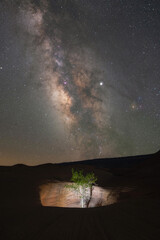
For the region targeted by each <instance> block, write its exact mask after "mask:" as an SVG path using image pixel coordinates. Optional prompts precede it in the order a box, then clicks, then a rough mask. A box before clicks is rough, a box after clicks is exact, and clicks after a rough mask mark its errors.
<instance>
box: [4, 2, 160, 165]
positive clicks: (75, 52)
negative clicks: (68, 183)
mask: <svg viewBox="0 0 160 240" xmlns="http://www.w3.org/2000/svg"><path fill="white" fill-rule="evenodd" d="M1 7H2V9H3V13H2V18H1V19H3V26H4V29H5V31H3V30H2V32H3V35H4V38H3V41H4V42H3V49H4V50H2V53H3V57H1V59H0V60H1V63H0V64H1V65H2V67H1V70H0V71H1V72H0V74H2V78H1V79H2V80H3V84H2V85H3V87H4V91H3V93H4V92H5V91H6V93H7V94H6V95H9V97H8V98H7V96H6V95H5V96H4V95H3V96H4V99H3V101H2V102H4V103H5V104H6V106H8V107H7V108H5V110H4V107H2V110H3V112H4V113H5V114H4V115H3V116H5V117H3V119H2V122H3V124H2V125H3V126H2V139H3V143H2V151H1V156H2V164H5V162H6V163H7V164H8V162H9V164H11V163H12V161H13V163H14V162H19V161H22V162H25V163H28V164H36V163H42V162H46V161H52V162H62V161H70V160H71V161H74V160H82V159H88V158H101V157H115V156H126V155H136V154H145V153H150V152H153V151H156V150H158V147H159V135H158V131H159V127H160V123H159V122H160V120H159V107H158V106H157V105H158V102H159V101H158V99H159V96H160V95H159V94H160V89H159V86H158V77H159V75H160V74H159V70H157V63H158V62H159V57H158V55H157V53H154V48H155V49H156V50H157V51H159V45H158V44H159V43H158V41H157V40H156V37H154V35H153V33H152V32H151V29H152V25H151V23H152V22H154V21H155V20H154V15H152V13H151V12H149V10H150V9H151V8H155V11H156V7H157V5H155V6H150V5H148V4H146V3H144V4H142V5H140V6H139V7H136V6H134V5H132V4H128V5H127V6H126V7H128V9H126V11H125V10H124V7H125V5H123V3H122V2H121V1H117V7H116V6H115V5H114V4H113V3H111V1H100V2H99V3H98V2H97V3H96V1H49V0H48V1H47V0H44V1H2V4H1ZM144 7H146V8H144ZM147 7H148V8H147ZM139 9H143V11H144V9H146V12H147V9H148V12H147V14H146V15H145V11H144V14H142V16H141V17H140V12H139ZM127 10H128V12H127ZM121 14H122V15H123V16H122V17H121ZM127 17H128V23H126V21H125V19H126V18H127ZM116 18H117V19H119V21H117V19H116ZM151 18H152V21H151ZM148 21H150V22H149V23H148ZM146 24H150V25H149V26H150V30H149V31H148V32H146V30H145V27H146V26H147V25H146ZM141 25H142V26H141ZM157 26H158V24H157V25H156V26H155V28H154V29H155V30H156V29H157ZM142 27H143V30H141V28H142ZM7 28H8V29H10V33H9V30H7ZM141 31H142V32H143V34H142V33H141ZM9 34H10V36H9ZM9 39H12V40H11V43H10V42H9V41H10V40H9ZM140 40H141V41H140ZM7 47H8V49H9V50H8V52H9V53H7V50H6V49H7ZM7 54H8V55H7ZM10 55H12V58H13V60H12V58H11V59H9V56H10ZM17 55H19V56H20V62H17V63H14V62H15V61H18V60H15V59H16V57H17ZM4 56H5V57H6V56H7V60H5V61H4V59H3V58H4ZM152 61H153V65H152V66H151V65H150V63H151V62H152ZM3 65H4V66H3ZM13 66H14V67H13ZM5 68H6V72H5V71H4V70H5ZM13 68H14V71H15V72H14V74H13ZM153 70H154V71H153ZM146 71H147V72H146ZM9 74H10V75H9ZM146 74H147V75H146ZM11 75H12V78H11ZM4 79H7V80H6V82H7V86H4V81H5V80H4ZM11 79H12V81H11ZM14 83H15V85H14ZM21 85H22V86H21ZM7 89H8V90H7ZM24 89H25V90H24ZM26 89H27V90H26ZM13 92H14V94H13ZM3 96H2V97H3ZM10 98H11V99H14V100H15V99H16V100H15V102H14V101H13V103H12V104H11V105H10V104H9V102H12V100H10ZM5 104H3V106H4V105H5ZM9 106H10V107H9ZM11 107H13V109H15V112H16V111H17V116H15V117H12V120H9V115H10V112H11V111H12V110H11ZM6 119H7V122H8V126H9V129H10V130H6V128H7V127H6V125H7V124H6V123H4V122H6ZM15 122H16V124H15ZM146 128H148V129H147V131H146ZM27 129H28V130H27ZM7 131H8V132H9V133H7ZM11 135H12V137H10V136H11ZM16 136H18V138H17V137H16ZM21 138H22V139H23V141H21ZM21 144H22V145H23V146H21ZM18 146H21V147H18ZM9 148H10V149H11V150H8V149H9ZM20 148H21V149H22V150H19V149H20ZM7 151H9V152H10V153H9V154H8V155H7V154H6V152H7ZM12 155H13V156H14V157H13V158H14V159H13V160H9V159H10V158H11V157H12ZM24 155H25V158H24V157H22V160H19V159H20V158H21V156H24ZM16 159H17V160H16Z"/></svg>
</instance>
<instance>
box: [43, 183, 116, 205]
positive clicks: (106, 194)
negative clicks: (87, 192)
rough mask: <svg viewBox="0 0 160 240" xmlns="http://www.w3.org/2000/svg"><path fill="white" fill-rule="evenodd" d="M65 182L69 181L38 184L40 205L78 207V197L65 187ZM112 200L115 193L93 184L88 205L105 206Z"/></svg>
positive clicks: (114, 199)
mask: <svg viewBox="0 0 160 240" xmlns="http://www.w3.org/2000/svg"><path fill="white" fill-rule="evenodd" d="M66 184H69V183H67V182H56V183H48V184H44V185H42V186H40V200H41V204H42V206H51V207H75V208H80V207H81V204H80V197H79V196H78V194H77V193H76V192H74V191H73V190H71V189H68V188H66V187H65V185H66ZM88 199H89V197H88ZM114 202H116V195H115V194H114V193H112V191H111V190H110V189H104V188H101V187H98V186H93V189H92V196H91V199H90V201H89V202H88V207H98V206H105V205H109V204H112V203H114Z"/></svg>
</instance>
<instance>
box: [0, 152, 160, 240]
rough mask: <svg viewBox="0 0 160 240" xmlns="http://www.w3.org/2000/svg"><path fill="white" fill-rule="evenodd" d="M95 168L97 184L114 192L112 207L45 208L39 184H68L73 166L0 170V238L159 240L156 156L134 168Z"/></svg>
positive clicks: (159, 176)
mask: <svg viewBox="0 0 160 240" xmlns="http://www.w3.org/2000/svg"><path fill="white" fill-rule="evenodd" d="M79 167H81V168H83V169H84V171H91V170H94V172H95V174H96V175H97V177H98V183H97V184H98V186H99V187H102V188H105V189H111V190H112V191H113V192H114V193H117V194H118V198H117V202H115V203H114V204H111V205H107V206H103V207H96V208H88V209H80V208H64V207H43V206H42V205H41V201H40V186H42V185H44V184H48V183H49V184H53V182H55V181H58V182H63V181H69V180H70V177H71V168H72V166H70V165H68V166H59V165H56V166H54V165H50V164H48V165H43V166H37V167H27V166H23V165H18V166H14V167H0V240H7V239H11V240H14V239H15V240H20V239H26V240H30V239H32V240H42V239H45V240H46V239H47V240H49V239H55V240H58V239H63V240H65V239H68V240H72V239H74V240H75V239H77V240H78V239H92V240H94V239H98V240H99V239H102V240H103V239H106V240H107V239H109V240H112V239H113V240H120V239H122V240H132V239H133V240H141V239H142V240H152V239H155V240H159V239H160V220H159V219H160V157H159V153H158V154H156V155H155V156H152V157H151V158H149V159H148V160H145V161H144V162H142V163H141V164H139V165H135V166H133V167H132V168H130V169H128V168H121V169H120V168H118V169H112V170H108V169H105V168H103V169H98V168H97V167H96V168H95V167H94V166H77V168H79Z"/></svg>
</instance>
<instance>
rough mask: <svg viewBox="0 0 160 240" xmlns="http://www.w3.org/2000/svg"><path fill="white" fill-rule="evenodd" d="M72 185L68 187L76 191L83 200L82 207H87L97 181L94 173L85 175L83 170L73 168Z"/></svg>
mask: <svg viewBox="0 0 160 240" xmlns="http://www.w3.org/2000/svg"><path fill="white" fill-rule="evenodd" d="M71 181H72V182H73V183H72V184H67V185H66V187H67V188H69V189H72V190H73V191H75V192H76V193H77V194H78V196H79V197H80V199H81V207H82V208H85V207H87V205H88V203H89V201H90V199H91V196H92V187H93V184H95V182H96V181H97V178H96V177H95V175H94V173H93V172H91V173H88V174H86V175H84V174H83V171H82V170H79V171H78V170H77V171H76V170H74V169H73V168H72V178H71Z"/></svg>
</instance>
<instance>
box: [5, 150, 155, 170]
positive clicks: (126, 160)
mask: <svg viewBox="0 0 160 240" xmlns="http://www.w3.org/2000/svg"><path fill="white" fill-rule="evenodd" d="M159 157H160V151H158V152H156V153H152V154H148V155H137V156H128V157H117V158H97V159H90V160H81V161H76V162H63V163H45V164H40V165H34V166H28V165H25V164H15V165H13V166H0V169H2V168H3V169H6V170H7V168H13V169H26V168H28V167H29V168H43V169H45V168H49V167H53V166H69V165H73V166H74V165H75V166H76V165H93V166H96V167H100V168H129V167H132V166H134V165H137V164H140V163H143V162H144V161H146V160H149V159H151V158H156V160H157V161H158V158H159ZM152 160H153V159H152Z"/></svg>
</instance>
